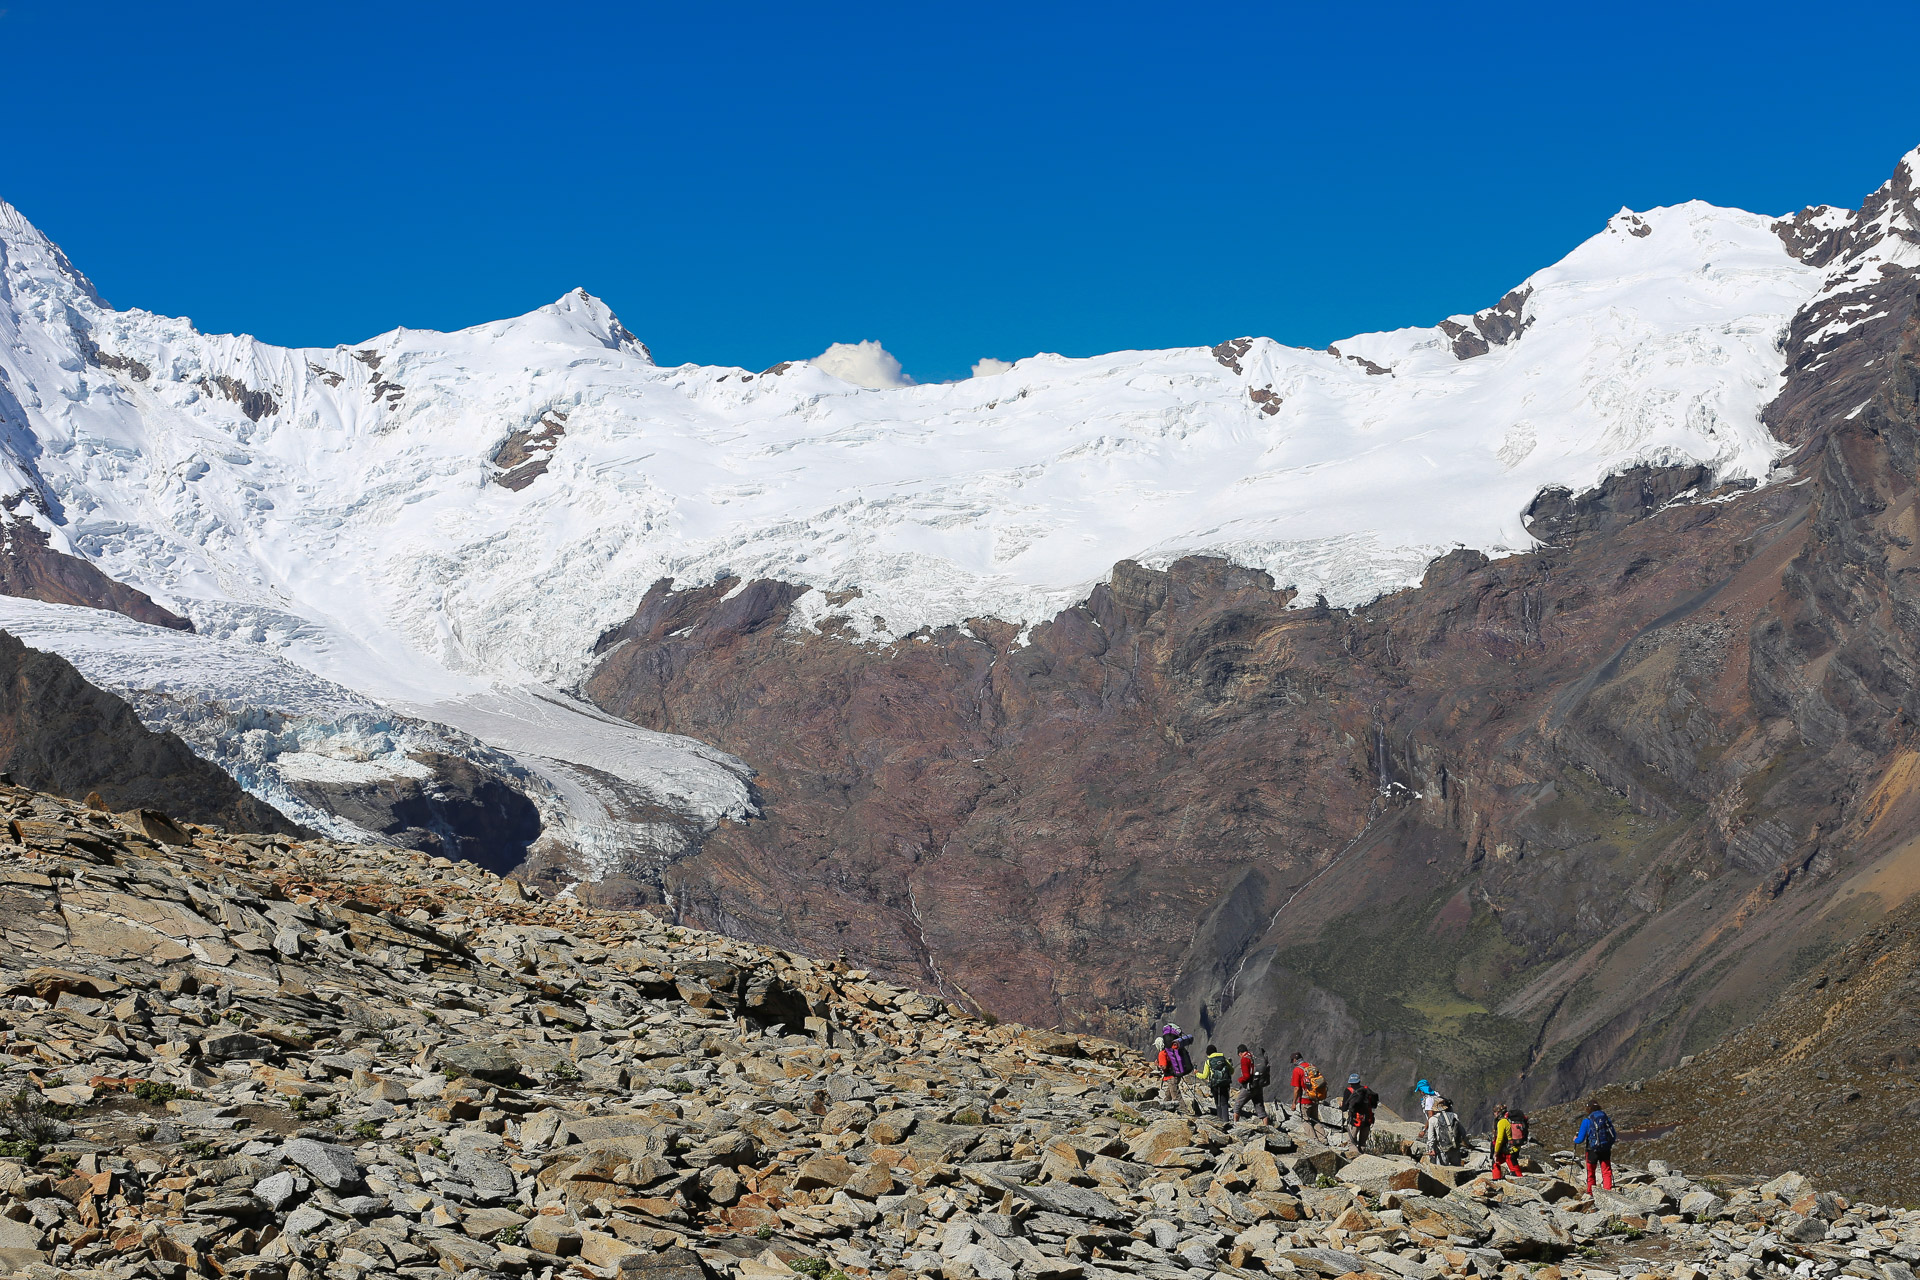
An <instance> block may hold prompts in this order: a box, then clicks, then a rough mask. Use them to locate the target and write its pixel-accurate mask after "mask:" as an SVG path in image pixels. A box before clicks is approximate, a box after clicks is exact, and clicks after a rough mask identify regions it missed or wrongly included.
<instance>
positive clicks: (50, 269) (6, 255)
mask: <svg viewBox="0 0 1920 1280" xmlns="http://www.w3.org/2000/svg"><path fill="white" fill-rule="evenodd" d="M9 277H16V278H18V279H19V280H21V281H22V282H24V281H26V280H39V281H42V282H45V283H49V284H55V285H57V286H60V287H64V288H66V289H70V290H72V291H73V292H74V293H77V294H78V295H79V296H81V297H83V298H85V299H87V300H88V301H89V302H91V303H93V304H94V305H96V306H101V307H104V306H106V305H107V304H106V302H105V301H104V300H103V299H102V298H101V297H100V293H99V291H98V290H96V289H95V288H94V287H93V281H91V280H89V279H87V277H86V276H84V275H82V274H81V273H80V272H79V271H78V270H77V269H76V268H75V267H74V265H73V263H71V262H69V261H68V260H67V255H66V254H64V253H62V252H61V251H60V246H58V245H56V244H55V243H54V242H53V241H52V240H49V239H48V238H47V236H46V235H45V233H43V232H42V231H41V230H40V228H38V227H36V226H34V225H33V223H32V222H30V221H28V220H27V217H26V215H25V214H23V213H21V212H20V211H19V210H18V209H16V208H14V207H13V206H12V205H10V204H8V203H7V202H6V201H5V200H0V304H5V303H7V302H8V301H9V300H10V295H11V293H12V291H13V289H12V285H13V281H12V280H10V279H9Z"/></svg>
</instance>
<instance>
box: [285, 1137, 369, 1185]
mask: <svg viewBox="0 0 1920 1280" xmlns="http://www.w3.org/2000/svg"><path fill="white" fill-rule="evenodd" d="M280 1158H281V1159H282V1160H284V1161H286V1162H287V1163H288V1164H296V1165H299V1166H300V1167H301V1168H302V1169H305V1170H306V1171H307V1172H308V1173H310V1174H312V1175H313V1178H314V1181H316V1182H318V1183H319V1184H320V1185H321V1186H323V1187H325V1188H327V1189H328V1190H329V1191H334V1190H338V1189H339V1188H341V1187H349V1186H354V1185H356V1184H357V1183H358V1182H359V1181H360V1162H359V1161H358V1160H357V1159H355V1158H354V1154H353V1152H352V1151H351V1150H349V1149H348V1148H346V1147H342V1146H336V1145H335V1144H333V1143H331V1142H315V1141H314V1140H313V1139H312V1138H295V1139H294V1140H293V1141H291V1142H289V1143H287V1145H286V1146H284V1147H282V1148H280Z"/></svg>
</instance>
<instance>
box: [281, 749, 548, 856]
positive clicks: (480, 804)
mask: <svg viewBox="0 0 1920 1280" xmlns="http://www.w3.org/2000/svg"><path fill="white" fill-rule="evenodd" d="M412 758H413V760H414V761H415V763H418V764H421V765H424V766H425V767H426V769H427V770H428V773H427V776H425V777H420V778H411V777H390V778H383V779H381V780H379V781H378V782H326V781H320V780H315V779H299V780H296V781H295V782H293V783H292V784H291V786H292V789H293V790H294V791H295V793H296V794H298V795H299V796H300V798H301V799H303V800H305V801H306V802H307V803H309V804H311V805H313V806H314V807H315V808H317V809H319V810H321V811H322V812H325V813H330V814H334V815H336V816H338V817H341V818H345V819H346V820H347V821H349V822H352V823H355V824H357V825H359V826H361V827H364V828H365V829H366V830H368V831H373V832H377V833H379V834H380V835H382V836H384V837H386V838H387V839H389V840H391V841H393V842H394V843H395V844H397V845H401V846H404V847H406V848H409V849H418V850H421V851H422V852H425V853H437V854H439V855H440V856H442V857H447V858H459V859H462V860H464V861H467V862H474V863H478V864H479V865H480V866H483V867H486V868H488V869H490V870H493V871H511V870H513V869H514V868H515V867H518V866H520V865H521V864H522V863H524V862H526V861H527V850H528V847H529V846H530V845H532V844H533V843H534V841H536V840H537V839H538V838H539V837H540V811H539V810H538V809H537V808H536V807H535V806H534V803H533V801H531V800H529V799H528V798H527V796H526V793H525V792H524V791H522V790H521V789H519V788H518V787H516V786H515V785H514V784H513V782H512V781H511V780H509V779H507V778H505V777H502V776H501V775H500V774H499V773H496V772H494V771H493V770H491V769H488V768H486V767H484V766H482V765H479V764H476V763H475V762H474V761H471V760H466V759H462V758H461V757H459V756H455V755H450V754H448V753H447V752H444V751H420V752H415V753H414V755H413V757H412Z"/></svg>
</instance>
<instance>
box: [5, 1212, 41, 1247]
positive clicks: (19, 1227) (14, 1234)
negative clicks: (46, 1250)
mask: <svg viewBox="0 0 1920 1280" xmlns="http://www.w3.org/2000/svg"><path fill="white" fill-rule="evenodd" d="M45 1239H46V1233H45V1232H43V1231H41V1230H40V1229H39V1228H38V1227H35V1226H31V1225H29V1224H27V1223H25V1222H15V1221H13V1220H12V1219H11V1218H0V1249H38V1248H39V1247H40V1243H41V1241H43V1240H45Z"/></svg>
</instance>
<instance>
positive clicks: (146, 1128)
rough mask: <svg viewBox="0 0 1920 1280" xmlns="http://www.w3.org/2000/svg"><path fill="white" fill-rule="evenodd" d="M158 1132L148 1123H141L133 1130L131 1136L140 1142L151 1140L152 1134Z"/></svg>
mask: <svg viewBox="0 0 1920 1280" xmlns="http://www.w3.org/2000/svg"><path fill="white" fill-rule="evenodd" d="M158 1132H160V1131H159V1130H158V1129H156V1128H154V1127H153V1126H152V1125H150V1124H143V1125H141V1126H140V1127H139V1128H138V1129H135V1130H134V1131H133V1136H134V1137H135V1138H137V1139H138V1140H140V1141H141V1142H151V1141H153V1135H154V1134H156V1133H158Z"/></svg>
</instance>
